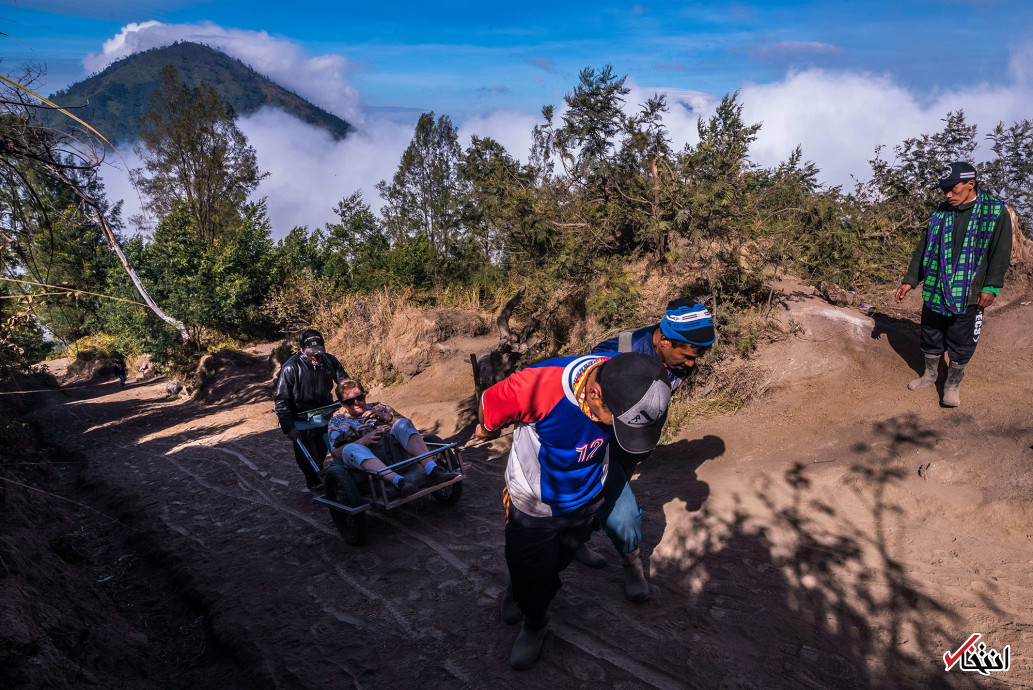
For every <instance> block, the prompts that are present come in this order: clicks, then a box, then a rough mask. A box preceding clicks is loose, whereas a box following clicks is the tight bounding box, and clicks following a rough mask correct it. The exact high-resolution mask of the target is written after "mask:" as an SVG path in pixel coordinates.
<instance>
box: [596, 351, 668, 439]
mask: <svg viewBox="0 0 1033 690" xmlns="http://www.w3.org/2000/svg"><path fill="white" fill-rule="evenodd" d="M598 381H599V385H600V386H601V387H602V392H603V400H604V401H605V402H606V406H607V407H608V408H610V412H612V413H613V432H614V436H616V437H617V443H618V444H619V445H620V447H621V448H623V449H624V450H626V451H627V452H629V453H648V452H649V451H651V450H653V449H654V448H656V444H657V442H658V441H659V440H660V432H661V431H663V427H664V422H666V421H667V405H668V403H669V402H670V401H671V384H670V383H669V380H668V378H667V370H666V369H664V365H663V364H661V363H660V360H659V359H657V358H656V357H652V356H650V355H646V354H642V353H640V352H628V353H625V354H620V355H616V356H615V357H612V358H611V359H609V360H608V361H607V362H606V363H605V364H603V366H602V367H601V368H600V369H599V378H598Z"/></svg>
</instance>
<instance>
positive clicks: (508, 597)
mask: <svg viewBox="0 0 1033 690" xmlns="http://www.w3.org/2000/svg"><path fill="white" fill-rule="evenodd" d="M499 612H500V613H501V615H502V622H503V623H505V624H506V625H516V624H517V623H519V622H520V621H521V620H523V618H524V613H523V612H522V611H521V610H520V607H519V606H517V603H516V599H514V598H513V583H512V582H510V580H509V573H508V572H507V573H506V586H505V587H503V588H502V597H501V600H500V601H499Z"/></svg>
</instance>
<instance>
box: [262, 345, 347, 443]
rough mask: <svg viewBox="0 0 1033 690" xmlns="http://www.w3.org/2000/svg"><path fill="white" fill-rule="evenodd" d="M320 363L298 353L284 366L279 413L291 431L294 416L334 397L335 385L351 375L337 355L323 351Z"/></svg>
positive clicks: (282, 423)
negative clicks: (314, 362)
mask: <svg viewBox="0 0 1033 690" xmlns="http://www.w3.org/2000/svg"><path fill="white" fill-rule="evenodd" d="M321 358H322V359H321V361H320V362H319V366H317V367H313V366H312V363H311V362H310V361H309V359H308V357H305V356H304V355H303V354H302V353H300V352H299V353H297V354H296V355H294V356H293V357H291V358H290V359H288V360H287V361H286V362H284V363H283V366H282V367H281V368H280V378H279V380H278V381H277V382H276V395H275V396H274V398H273V400H274V401H275V403H276V404H275V409H276V417H277V419H278V420H279V421H280V428H281V429H282V430H283V433H285V434H286V433H287V432H288V431H290V430H291V429H293V428H294V416H295V415H296V414H298V413H299V412H305V411H306V410H311V409H313V408H316V407H321V406H323V405H329V404H330V403H332V402H333V401H334V386H335V385H336V384H338V383H340V382H341V381H343V380H344V379H346V378H348V372H346V371H345V370H344V367H342V366H341V363H340V362H338V361H337V358H336V357H334V356H333V355H327V354H324V355H321Z"/></svg>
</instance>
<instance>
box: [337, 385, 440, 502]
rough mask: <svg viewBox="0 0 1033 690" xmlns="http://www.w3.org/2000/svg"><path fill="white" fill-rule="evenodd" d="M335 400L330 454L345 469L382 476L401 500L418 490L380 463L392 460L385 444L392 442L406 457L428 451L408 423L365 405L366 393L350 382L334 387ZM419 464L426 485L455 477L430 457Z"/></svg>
mask: <svg viewBox="0 0 1033 690" xmlns="http://www.w3.org/2000/svg"><path fill="white" fill-rule="evenodd" d="M337 400H338V401H339V402H340V403H341V409H340V410H339V411H338V412H337V413H336V414H334V416H333V417H332V418H331V419H330V423H329V424H328V425H327V437H328V438H329V439H330V444H331V445H332V446H333V450H331V451H330V455H332V456H333V457H334V458H336V459H337V460H340V461H341V464H343V465H344V466H345V467H348V468H351V469H356V470H362V471H364V472H370V473H380V474H383V476H384V480H385V481H388V482H390V483H391V484H393V485H394V487H395V488H396V489H398V492H399V494H401V495H402V496H403V497H408V496H412V495H413V494H414V493H416V492H417V491H419V490H420V487H419V486H418V485H417V484H414V483H413V482H411V481H409V480H408V479H406V478H405V477H404V476H402V475H400V474H397V473H396V472H394V471H392V470H389V469H387V465H385V464H384V463H385V461H389V462H391V461H392V453H391V450H390V448H388V447H387V445H386V444H387V443H390V442H391V441H392V440H393V441H394V442H395V443H397V444H398V447H399V448H401V449H404V450H405V452H406V453H407V456H408V457H417V456H421V455H426V454H427V453H429V452H430V449H429V448H427V443H426V442H425V441H424V440H423V436H421V435H420V432H419V431H417V430H416V427H415V426H414V425H413V423H412V421H410V420H409V419H408V418H407V417H403V416H402V415H401V414H400V413H399V412H398V411H397V410H395V409H394V408H393V407H391V406H390V405H388V404H387V403H382V402H373V403H371V402H366V390H365V389H364V388H363V387H362V384H361V383H359V382H358V381H355V380H353V379H345V380H344V381H341V382H340V383H339V384H337ZM419 464H420V467H422V468H423V471H424V473H425V474H426V477H427V478H426V480H425V481H426V482H427V483H429V484H442V483H444V482H447V481H448V480H450V479H455V477H456V475H455V474H454V473H453V472H450V471H449V470H448V468H447V467H443V466H441V465H438V464H437V462H436V461H435V460H432V459H430V458H424V459H422V460H420V461H419ZM421 483H423V482H421Z"/></svg>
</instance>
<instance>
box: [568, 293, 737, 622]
mask: <svg viewBox="0 0 1033 690" xmlns="http://www.w3.org/2000/svg"><path fill="white" fill-rule="evenodd" d="M716 340H717V334H716V332H715V329H714V317H713V315H712V314H711V313H710V312H709V311H707V309H706V307H704V306H703V305H702V304H699V303H694V302H692V301H690V300H684V299H676V300H673V301H671V302H669V303H668V304H667V310H666V312H665V314H664V318H663V319H662V320H661V321H660V323H658V324H655V325H652V326H646V327H645V328H640V329H638V330H636V331H625V332H624V333H621V334H620V335H618V336H616V337H614V338H611V339H609V340H605V341H603V342H601V343H599V344H598V345H596V346H595V347H594V348H593V349H592V354H616V353H618V352H640V353H642V354H646V355H649V356H650V357H653V358H655V359H657V360H659V361H660V363H661V364H663V366H664V369H665V371H666V373H667V380H668V381H669V383H670V384H671V391H672V392H673V391H674V390H676V389H677V388H678V386H680V385H681V384H682V382H683V381H684V380H685V379H686V378H687V377H688V376H689V375H690V374H691V373H692V368H693V367H694V366H695V364H696V360H697V359H699V358H700V357H702V356H703V355H705V354H706V353H707V352H708V351H709V350H710V348H711V346H712V345H713V344H714V342H715V341H716ZM648 457H649V452H646V453H638V454H634V453H628V452H626V451H625V450H624V449H623V448H621V447H620V446H619V445H616V446H612V447H611V448H610V469H609V471H608V472H607V473H606V484H605V485H604V486H603V504H602V507H600V508H599V510H598V512H596V514H595V520H596V526H597V527H599V526H601V527H602V529H603V531H604V532H606V536H607V537H609V538H610V542H611V543H612V544H613V547H614V548H615V549H616V550H617V553H619V554H620V556H621V563H622V565H623V566H624V593H625V595H626V596H627V597H628V599H630V600H632V601H638V602H641V601H645V600H647V599H648V598H649V583H648V582H646V575H645V570H644V568H643V566H642V559H641V557H640V556H639V542H641V541H642V510H641V509H640V508H639V507H638V502H637V501H636V500H635V494H634V493H632V491H631V485H630V483H629V482H630V479H631V476H632V475H633V474H634V472H635V466H636V465H638V463H640V462H642V461H643V460H645V459H646V458H648ZM574 558H575V559H576V560H577V561H578V562H579V563H582V564H584V565H587V566H588V567H590V568H603V567H605V566H606V558H605V557H604V556H603V555H602V554H600V553H599V552H597V551H594V550H593V549H591V548H590V547H589V546H588V544H587V543H585V544H582V545H581V547H580V548H579V549H578V550H577V552H576V553H575V554H574Z"/></svg>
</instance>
